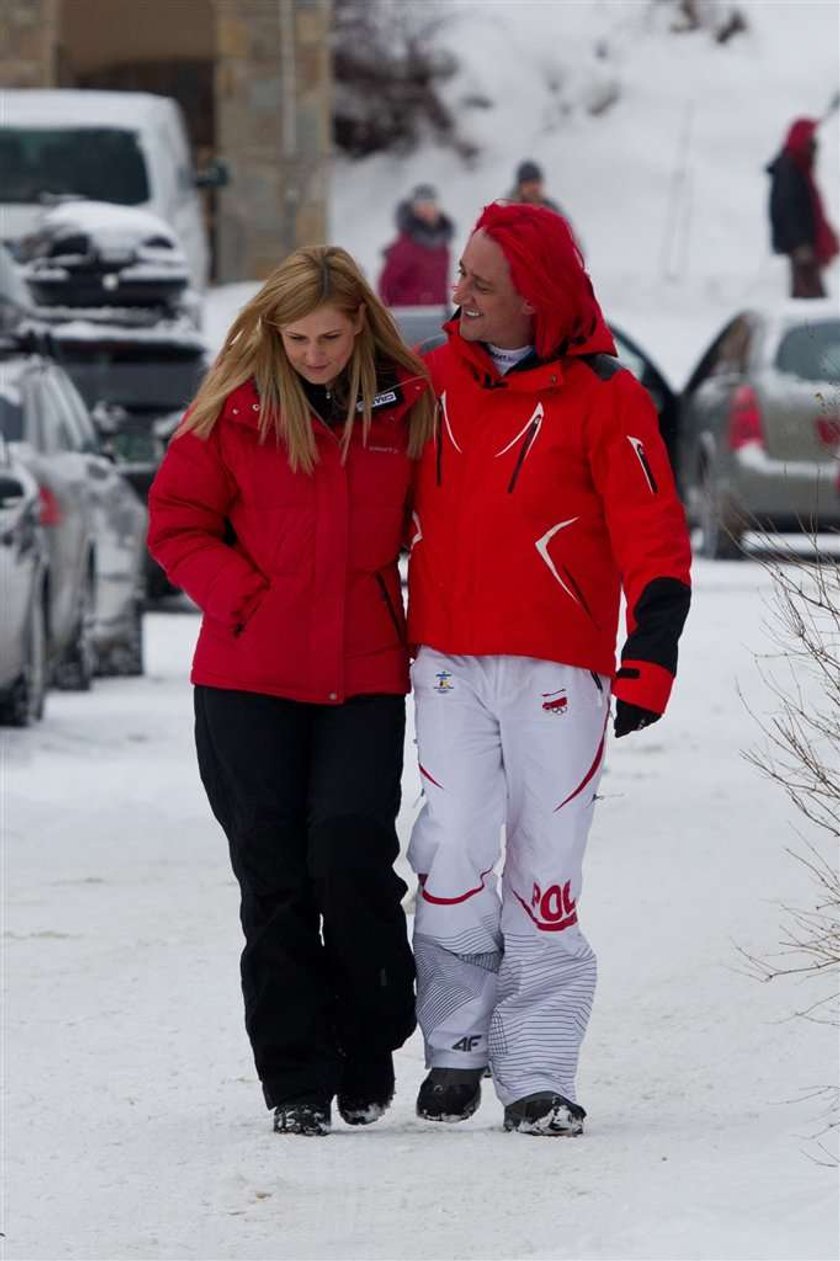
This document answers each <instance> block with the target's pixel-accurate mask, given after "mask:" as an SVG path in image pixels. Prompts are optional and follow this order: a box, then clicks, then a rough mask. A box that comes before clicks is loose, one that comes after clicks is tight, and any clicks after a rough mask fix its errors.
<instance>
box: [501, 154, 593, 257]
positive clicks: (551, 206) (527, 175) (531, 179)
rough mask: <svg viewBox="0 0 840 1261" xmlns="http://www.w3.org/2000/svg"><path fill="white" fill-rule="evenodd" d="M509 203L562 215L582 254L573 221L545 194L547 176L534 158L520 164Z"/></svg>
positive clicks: (509, 196)
mask: <svg viewBox="0 0 840 1261" xmlns="http://www.w3.org/2000/svg"><path fill="white" fill-rule="evenodd" d="M507 200H508V201H513V202H519V203H520V204H521V205H524V206H543V207H544V208H545V209H546V210H553V211H554V213H555V214H558V215H562V216H563V218H564V219H565V220H566V223H567V224H568V225H569V230H570V232H571V234H572V237H573V238H574V242H575V245H576V246H577V247H578V249H579V250H581V252H582V247H581V244H580V240H579V238H578V235H577V233H576V232H575V230H574V227H573V226H572V221H571V219H570V218H569V216H568V215H567V214H566V211H565V210H564V209H563V207H562V206H560V205H558V203H557V202H556V201H552V199H551V198H550V197H547V196H546V193H545V175H544V173H543V169H542V167H541V166H539V165H538V163H536V162H534V160H533V159H532V158H526V159H525V161H524V162H520V163H519V166H518V167H517V168H516V174H515V176H514V184H513V188H512V189H511V192H510V193H509V195H508V197H507Z"/></svg>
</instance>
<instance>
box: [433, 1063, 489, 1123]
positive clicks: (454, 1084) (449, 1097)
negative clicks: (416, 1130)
mask: <svg viewBox="0 0 840 1261" xmlns="http://www.w3.org/2000/svg"><path fill="white" fill-rule="evenodd" d="M483 1076H484V1069H483V1068H433V1069H432V1070H431V1072H430V1073H429V1075H428V1077H427V1078H426V1080H425V1081H424V1082H423V1084H422V1086H421V1087H420V1092H419V1094H418V1095H417V1115H418V1116H419V1117H422V1118H423V1120H424V1121H466V1119H467V1117H471V1116H472V1114H473V1113H474V1112H475V1110H476V1108H477V1107H478V1105H479V1104H480V1103H481V1079H482V1077H483Z"/></svg>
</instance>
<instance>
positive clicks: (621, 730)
mask: <svg viewBox="0 0 840 1261" xmlns="http://www.w3.org/2000/svg"><path fill="white" fill-rule="evenodd" d="M661 717H662V715H661V714H655V713H654V712H653V710H651V709H642V707H641V705H631V704H630V703H629V701H620V700H617V701H616V702H615V722H614V723H613V731H614V732H615V734H616V736H617V737H618V738H619V739H620V738H621V736H626V735H628V733H629V732H631V731H641V730H642V728H643V727H649V726H650V725H651V723H652V722H659V719H660V718H661Z"/></svg>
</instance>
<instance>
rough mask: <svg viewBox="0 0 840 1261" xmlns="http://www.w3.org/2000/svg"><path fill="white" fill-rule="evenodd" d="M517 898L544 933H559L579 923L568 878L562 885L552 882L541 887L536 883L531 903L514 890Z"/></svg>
mask: <svg viewBox="0 0 840 1261" xmlns="http://www.w3.org/2000/svg"><path fill="white" fill-rule="evenodd" d="M514 896H515V897H516V900H517V901H518V902H519V903H520V904H521V905H522V907H523V908H524V909H525V911H527V913H528V915H530V917H531V919H532V920H533V921H534V923H535V924H536V926H537V928H539V929H540V930H541V931H542V932H544V933H559V932H562V930H563V929H564V928H570V927H571V925H572V924H576V923H577V904H576V902H575V900H574V898H573V897H572V884H571V881H570V880H567V881H566V883H565V884H564V885H562V887H561V886H560V885H559V884H551V885H549V886H548V888H547V889H541V888H540V886H539V885H538V884H534V887H533V889H532V890H531V905H530V906H529V905H528V903H527V902H526V901H525V899H524V898H521V897H520V896H519V894H518V893H516V890H514Z"/></svg>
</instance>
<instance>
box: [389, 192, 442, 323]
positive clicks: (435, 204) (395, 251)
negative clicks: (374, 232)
mask: <svg viewBox="0 0 840 1261" xmlns="http://www.w3.org/2000/svg"><path fill="white" fill-rule="evenodd" d="M396 220H397V230H398V232H399V235H398V236H397V239H396V240H395V241H393V242H392V244H391V245H389V246H388V247H387V249H386V250H385V265H384V267H383V269H382V273H381V275H380V277H379V296H380V297H381V299H382V301H383V302H385V303H386V304H387V305H388V306H391V307H405V306H445V305H446V304H447V302H448V301H449V266H450V263H449V243H450V241H451V240H452V235H453V233H454V231H455V225H454V224H453V222H452V220H451V219H450V218H449V217H448V216H447V215H445V214H444V213H443V211H442V210H441V208H440V201H439V198H438V194H437V190H436V189H435V188H434V187H433V186H432V185H431V184H418V185H417V186H416V187H415V188H414V189H413V190H412V192H411V195H410V197H409V198H408V199H407V200H406V201H403V202H400V204H399V206H398V207H397V215H396Z"/></svg>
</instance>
